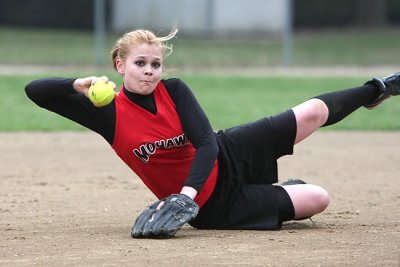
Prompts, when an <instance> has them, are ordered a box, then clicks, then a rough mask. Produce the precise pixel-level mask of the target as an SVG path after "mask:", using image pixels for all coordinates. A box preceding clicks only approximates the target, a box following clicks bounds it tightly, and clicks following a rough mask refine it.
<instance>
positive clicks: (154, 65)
mask: <svg viewBox="0 0 400 267" xmlns="http://www.w3.org/2000/svg"><path fill="white" fill-rule="evenodd" d="M151 66H152V67H153V68H155V69H158V68H159V67H161V63H160V62H158V61H155V62H153V63H151Z"/></svg>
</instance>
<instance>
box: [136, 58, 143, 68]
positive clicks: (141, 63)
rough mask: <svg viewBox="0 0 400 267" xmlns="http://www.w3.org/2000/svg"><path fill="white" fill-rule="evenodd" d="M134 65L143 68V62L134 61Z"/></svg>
mask: <svg viewBox="0 0 400 267" xmlns="http://www.w3.org/2000/svg"><path fill="white" fill-rule="evenodd" d="M134 63H135V64H136V65H138V66H139V67H143V66H144V65H145V63H144V60H136V61H135V62H134Z"/></svg>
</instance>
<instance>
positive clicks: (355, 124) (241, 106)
mask: <svg viewBox="0 0 400 267" xmlns="http://www.w3.org/2000/svg"><path fill="white" fill-rule="evenodd" d="M38 77H39V76H0V93H1V95H2V96H3V97H2V98H1V100H0V102H1V105H0V131H36V130H44V131H54V130H82V129H83V127H80V126H78V125H76V124H75V123H73V122H70V121H69V120H67V119H64V118H62V117H60V116H58V115H56V114H53V113H51V112H48V111H46V110H43V109H41V108H39V107H37V106H36V105H35V104H33V103H32V102H31V101H30V100H29V99H28V98H27V97H26V95H25V91H24V87H25V85H26V84H27V83H28V82H29V81H31V80H33V79H36V78H38ZM110 77H111V78H112V79H113V80H115V81H118V78H117V77H116V76H113V75H110ZM180 78H182V79H183V80H184V81H185V82H186V83H187V84H188V85H189V86H190V87H191V88H192V90H193V91H194V93H195V95H196V96H197V98H198V100H199V102H200V103H201V105H202V106H203V108H204V110H205V111H206V113H207V115H208V116H209V119H210V121H211V123H212V125H213V127H214V129H223V128H227V127H231V126H235V125H238V124H242V123H246V122H249V121H253V120H256V119H258V118H261V117H263V116H268V115H273V114H276V113H278V112H281V111H284V110H286V109H288V108H290V107H293V106H294V105H297V104H299V103H301V102H303V101H304V100H306V99H309V98H311V97H313V96H316V95H318V94H321V93H323V92H327V91H332V90H340V89H344V88H349V87H353V86H357V85H359V84H361V83H363V82H364V81H365V78H349V77H342V78H340V77H335V78H323V77H318V78H317V77H313V78H287V77H238V76H229V75H227V76H220V75H219V76H210V75H189V74H185V75H182V76H180ZM399 100H400V99H396V98H392V99H389V100H388V101H387V102H385V104H384V105H382V106H381V107H380V108H378V109H376V110H373V111H368V110H366V109H364V108H362V109H360V110H358V111H357V112H356V113H354V114H352V115H350V116H349V117H348V118H346V120H344V121H342V122H340V123H338V124H337V125H334V126H333V127H329V128H327V129H341V130H400V120H399V119H398V116H397V114H400V101H399Z"/></svg>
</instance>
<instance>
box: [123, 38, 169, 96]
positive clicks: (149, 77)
mask: <svg viewBox="0 0 400 267" xmlns="http://www.w3.org/2000/svg"><path fill="white" fill-rule="evenodd" d="M116 66H117V70H118V73H119V74H121V75H122V78H123V80H124V85H125V88H126V89H127V90H128V91H130V92H132V93H136V94H141V95H149V94H151V93H152V92H153V91H154V89H155V88H156V86H157V83H158V81H159V80H160V76H161V72H162V51H161V48H160V47H159V46H158V45H156V44H147V43H142V44H138V45H135V46H134V47H133V48H132V49H131V51H130V53H129V54H128V56H127V58H126V60H125V62H123V61H122V60H121V59H117V60H116Z"/></svg>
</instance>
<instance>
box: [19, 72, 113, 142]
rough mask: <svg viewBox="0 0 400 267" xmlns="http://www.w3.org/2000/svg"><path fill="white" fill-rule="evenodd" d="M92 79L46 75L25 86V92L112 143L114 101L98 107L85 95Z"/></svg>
mask: <svg viewBox="0 0 400 267" xmlns="http://www.w3.org/2000/svg"><path fill="white" fill-rule="evenodd" d="M92 79H93V77H86V78H78V79H75V78H43V79H38V80H34V81H32V82H30V83H29V84H28V85H26V87H25V92H26V94H27V96H28V97H29V98H30V99H31V100H32V101H33V102H34V103H36V104H37V105H38V106H40V107H42V108H45V109H47V110H49V111H52V112H55V113H57V114H59V115H61V116H63V117H65V118H68V119H70V120H72V121H75V122H77V123H79V124H80V125H82V126H84V127H87V128H89V129H91V130H93V131H95V132H97V133H99V134H101V135H102V136H103V137H104V138H105V139H106V140H107V141H108V142H109V143H112V141H113V138H114V136H113V133H114V131H113V129H114V127H115V124H114V122H115V103H114V101H113V102H112V103H111V104H110V105H107V106H105V107H103V108H96V107H95V106H94V105H93V104H92V103H91V102H90V100H89V99H88V98H87V96H86V94H87V89H88V88H89V86H90V84H91V82H92ZM85 92H86V93H85Z"/></svg>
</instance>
